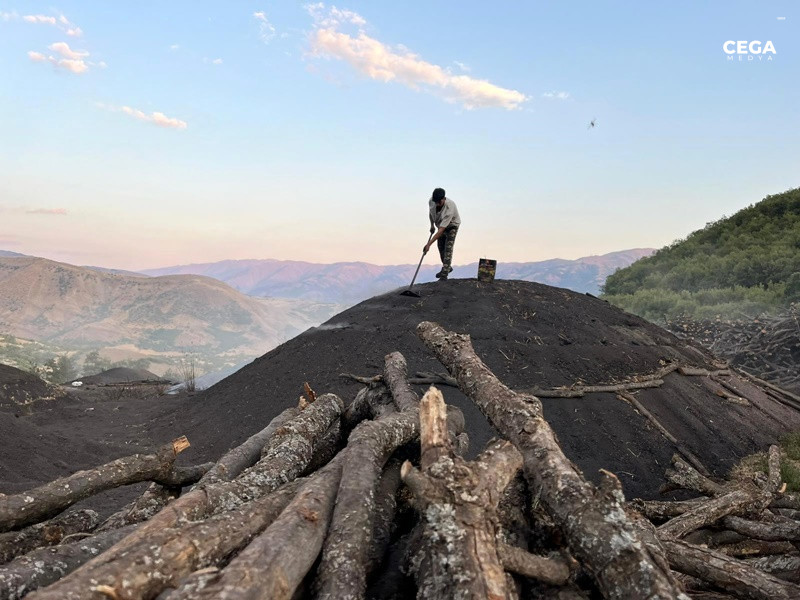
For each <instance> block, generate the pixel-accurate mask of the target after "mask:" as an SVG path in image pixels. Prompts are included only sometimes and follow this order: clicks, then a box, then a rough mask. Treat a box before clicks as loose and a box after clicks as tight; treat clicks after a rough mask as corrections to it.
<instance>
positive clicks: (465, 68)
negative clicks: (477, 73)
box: [453, 60, 472, 73]
mask: <svg viewBox="0 0 800 600" xmlns="http://www.w3.org/2000/svg"><path fill="white" fill-rule="evenodd" d="M453 64H454V65H455V66H457V67H458V68H459V69H461V70H462V71H464V73H469V72H470V71H472V69H470V68H469V66H468V65H465V64H464V63H462V62H458V61H457V60H454V61H453Z"/></svg>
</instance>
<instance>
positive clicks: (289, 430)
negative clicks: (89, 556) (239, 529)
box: [39, 394, 343, 600]
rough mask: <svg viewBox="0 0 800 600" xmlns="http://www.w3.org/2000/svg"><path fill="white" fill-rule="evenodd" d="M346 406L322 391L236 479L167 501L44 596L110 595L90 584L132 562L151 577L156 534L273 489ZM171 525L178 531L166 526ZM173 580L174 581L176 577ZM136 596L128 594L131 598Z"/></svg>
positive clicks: (301, 464) (299, 465)
mask: <svg viewBox="0 0 800 600" xmlns="http://www.w3.org/2000/svg"><path fill="white" fill-rule="evenodd" d="M342 408H343V404H342V401H341V400H340V399H339V398H338V397H337V396H335V395H333V394H325V395H323V396H320V397H319V398H318V399H317V400H316V402H314V403H313V404H312V405H310V406H309V407H308V408H306V409H305V410H304V411H302V412H301V413H300V414H299V415H298V416H297V417H295V418H294V419H292V420H291V421H289V422H287V423H286V424H285V425H284V426H283V427H281V428H279V429H278V430H277V431H276V432H275V435H274V436H273V437H272V438H271V439H270V442H269V444H268V447H267V452H266V454H265V455H264V456H263V457H262V459H261V460H260V461H259V462H257V463H256V464H255V465H253V466H252V467H250V468H249V469H247V470H245V472H243V473H242V474H241V475H240V476H239V477H238V478H237V479H235V480H233V481H230V482H221V483H212V484H209V485H205V486H202V485H200V486H197V487H196V488H195V489H193V490H192V491H191V492H189V493H188V494H186V495H184V496H181V497H180V498H178V499H177V500H175V501H174V502H172V503H170V504H168V505H167V506H166V507H165V508H164V509H163V510H162V511H161V512H159V513H158V514H157V515H155V516H154V517H153V518H152V519H150V520H149V521H147V522H145V523H143V524H142V525H141V526H140V527H139V528H138V529H137V531H135V532H134V533H133V534H132V535H130V536H128V537H127V538H125V539H123V540H122V541H120V542H119V543H117V544H116V545H115V546H114V547H112V548H110V549H109V550H108V551H106V552H105V553H104V554H103V555H102V556H99V557H97V558H96V559H95V560H93V561H91V562H89V563H87V564H86V565H84V566H83V567H82V568H80V569H78V570H77V571H75V572H74V573H72V574H70V575H69V576H67V577H65V578H64V579H62V580H61V581H58V582H57V583H56V584H54V585H52V586H50V587H49V588H47V589H46V590H42V591H41V592H39V594H41V598H48V599H51V600H68V599H69V600H71V599H74V600H79V599H82V598H89V597H91V598H97V599H98V600H102V599H104V598H106V596H104V595H102V592H97V593H96V594H95V595H94V596H89V595H88V594H87V592H86V590H90V589H92V588H93V587H95V586H97V585H98V583H97V582H102V583H100V585H112V586H114V585H116V584H115V583H114V582H115V578H116V577H117V575H118V574H120V573H125V569H129V568H136V569H141V570H143V571H144V573H145V574H144V575H142V577H144V578H147V572H148V569H147V565H146V563H148V562H152V557H153V555H154V554H160V553H161V543H159V542H154V540H157V539H160V537H161V536H166V538H167V539H171V537H170V536H172V535H174V534H175V533H176V532H177V533H178V534H180V530H179V529H178V527H179V526H180V525H182V524H184V523H186V522H189V521H197V520H200V519H203V518H205V517H207V516H209V515H211V514H214V513H219V512H224V511H231V510H233V509H235V508H238V507H240V506H242V505H243V504H245V503H246V502H247V501H249V500H252V499H255V498H259V497H262V496H264V495H266V494H269V493H270V492H272V491H274V490H275V489H277V488H278V487H279V486H280V485H281V484H282V483H284V482H286V481H289V480H291V479H294V478H295V477H297V475H298V474H299V473H301V472H302V471H303V470H304V469H305V467H306V465H307V464H308V461H310V460H311V457H312V455H313V449H314V445H315V444H316V443H317V442H318V441H319V439H320V438H321V437H322V436H323V435H324V434H325V432H326V431H327V430H328V428H329V427H330V425H331V424H332V423H333V421H334V420H336V419H338V418H339V415H340V414H341V411H342ZM170 529H175V531H167V530H170ZM248 535H250V534H248ZM163 543H165V542H163ZM180 568H181V567H180V565H179V569H180ZM181 572H182V571H181ZM106 581H110V582H111V583H106ZM123 581H125V579H124V578H123ZM93 582H94V583H93ZM169 582H170V583H172V579H170V580H169ZM159 585H162V584H159ZM112 589H115V590H116V593H117V594H123V593H124V590H123V589H121V588H117V587H112ZM82 594H84V595H82ZM119 597H120V598H127V597H128V596H122V595H120V596H119ZM138 597H139V596H136V595H134V596H130V598H138Z"/></svg>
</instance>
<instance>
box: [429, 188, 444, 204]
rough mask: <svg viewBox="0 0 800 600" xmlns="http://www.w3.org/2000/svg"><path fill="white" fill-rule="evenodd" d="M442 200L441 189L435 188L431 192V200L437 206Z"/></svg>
mask: <svg viewBox="0 0 800 600" xmlns="http://www.w3.org/2000/svg"><path fill="white" fill-rule="evenodd" d="M442 198H444V190H443V189H442V188H436V189H435V190H433V195H432V196H431V200H433V201H434V202H436V203H437V204H438V203H439V202H440V201H441V200H442Z"/></svg>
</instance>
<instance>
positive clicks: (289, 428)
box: [205, 394, 344, 510]
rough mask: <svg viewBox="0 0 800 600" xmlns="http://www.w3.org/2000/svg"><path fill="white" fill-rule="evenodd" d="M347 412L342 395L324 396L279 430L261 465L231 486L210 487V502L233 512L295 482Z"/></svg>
mask: <svg viewBox="0 0 800 600" xmlns="http://www.w3.org/2000/svg"><path fill="white" fill-rule="evenodd" d="M343 410H344V403H343V402H342V400H341V399H340V398H339V397H338V396H336V395H335V394H323V395H322V396H320V397H319V398H317V400H316V402H314V404H311V405H310V406H309V407H308V408H306V409H305V410H303V411H302V412H301V413H300V414H299V415H298V416H297V417H295V418H294V419H291V420H290V421H288V422H286V423H285V424H284V425H283V426H282V427H279V428H278V429H277V430H276V431H275V434H274V435H273V436H272V437H271V438H270V440H269V442H268V443H267V445H266V446H264V450H263V452H262V456H261V460H260V461H259V462H258V463H256V464H255V465H253V466H252V467H250V468H249V469H246V470H245V471H244V472H243V473H242V474H241V475H240V476H239V477H237V478H236V479H235V480H233V481H231V482H230V483H228V484H225V485H221V486H208V487H206V488H205V491H206V494H207V495H208V496H209V499H211V500H212V503H213V504H214V505H215V506H217V507H219V508H221V509H223V510H230V509H231V508H235V507H237V506H241V505H242V504H244V503H245V502H249V501H250V500H253V499H255V498H258V497H260V496H262V495H264V494H265V493H269V492H271V491H273V490H276V489H278V488H279V487H280V486H281V485H283V484H284V483H287V482H289V481H292V480H293V479H295V478H296V477H298V476H299V475H300V474H301V473H303V472H304V471H305V469H306V467H308V465H309V463H310V462H311V459H312V458H313V456H314V449H315V448H316V447H317V446H318V445H319V442H320V441H321V440H322V439H323V438H324V437H325V434H326V433H327V432H328V430H329V429H330V427H331V426H332V425H333V424H334V422H335V421H336V420H338V419H339V417H340V416H341V414H342V411H343Z"/></svg>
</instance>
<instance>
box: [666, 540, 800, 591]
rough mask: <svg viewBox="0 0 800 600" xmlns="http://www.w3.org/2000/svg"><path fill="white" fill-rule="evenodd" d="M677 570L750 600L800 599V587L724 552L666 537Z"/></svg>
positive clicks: (668, 549) (674, 567)
mask: <svg viewBox="0 0 800 600" xmlns="http://www.w3.org/2000/svg"><path fill="white" fill-rule="evenodd" d="M662 544H663V545H664V548H665V550H666V552H667V558H668V560H669V564H670V565H671V566H672V568H673V569H675V570H677V571H680V572H681V573H686V574H687V575H691V576H693V577H697V578H699V579H702V580H703V581H706V582H708V583H710V584H712V585H713V586H714V587H715V588H716V589H719V590H722V591H725V592H727V593H729V594H733V595H734V596H736V597H737V598H746V599H748V600H790V599H795V600H796V599H797V598H800V586H797V585H795V584H793V583H789V582H786V581H783V580H781V579H778V578H777V577H773V576H772V575H769V574H767V573H764V572H762V571H759V570H758V569H756V568H754V567H752V566H751V565H749V564H747V563H745V562H743V561H740V560H736V559H733V558H730V557H728V556H725V555H724V554H722V553H720V552H715V551H714V550H709V549H707V548H699V547H697V546H692V545H691V544H687V543H686V542H683V541H681V540H662Z"/></svg>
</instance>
